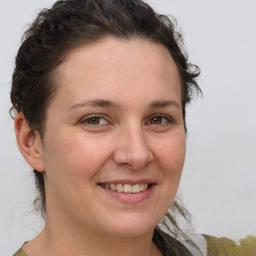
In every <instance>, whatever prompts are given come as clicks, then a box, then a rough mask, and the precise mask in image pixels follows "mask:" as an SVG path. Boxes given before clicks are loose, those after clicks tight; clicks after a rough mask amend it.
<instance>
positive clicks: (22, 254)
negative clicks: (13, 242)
mask: <svg viewBox="0 0 256 256" xmlns="http://www.w3.org/2000/svg"><path fill="white" fill-rule="evenodd" d="M13 256H27V254H25V252H23V251H22V249H21V248H20V249H19V250H18V251H17V252H16V253H15V254H14V255H13Z"/></svg>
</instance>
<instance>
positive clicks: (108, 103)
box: [69, 99, 120, 111]
mask: <svg viewBox="0 0 256 256" xmlns="http://www.w3.org/2000/svg"><path fill="white" fill-rule="evenodd" d="M85 106H93V107H112V108H120V104H119V103H115V102H113V101H110V100H104V99H94V100H88V101H84V102H81V103H78V104H75V105H73V106H72V107H71V108H70V109H69V111H70V110H71V109H75V108H80V107H85Z"/></svg>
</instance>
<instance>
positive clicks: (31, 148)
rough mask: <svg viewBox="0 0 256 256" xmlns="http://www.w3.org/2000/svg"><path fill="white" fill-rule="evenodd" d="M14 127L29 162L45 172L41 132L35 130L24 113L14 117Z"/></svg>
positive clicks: (24, 155) (18, 141) (19, 144)
mask: <svg viewBox="0 0 256 256" xmlns="http://www.w3.org/2000/svg"><path fill="white" fill-rule="evenodd" d="M14 129H15V133H16V141H17V144H18V147H19V150H20V152H21V154H22V155H23V157H24V158H25V160H26V161H27V162H28V164H29V165H30V166H31V167H32V168H33V169H36V170H37V171H39V172H44V171H45V168H44V163H43V157H42V142H41V138H40V135H39V132H36V131H33V130H32V129H31V127H30V126H29V124H28V122H27V120H26V118H25V117H24V114H23V113H18V114H17V115H16V116H15V119H14Z"/></svg>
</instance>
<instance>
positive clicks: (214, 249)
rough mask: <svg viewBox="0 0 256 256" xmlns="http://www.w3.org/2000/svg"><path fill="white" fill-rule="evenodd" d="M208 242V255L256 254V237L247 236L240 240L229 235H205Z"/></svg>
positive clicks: (243, 255) (238, 255) (247, 255)
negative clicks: (218, 236)
mask: <svg viewBox="0 0 256 256" xmlns="http://www.w3.org/2000/svg"><path fill="white" fill-rule="evenodd" d="M203 237H204V238H205V240H206V243H207V256H255V255H256V237H255V236H247V237H246V238H244V239H240V240H239V241H234V240H231V239H229V238H227V237H221V238H217V237H214V236H209V235H203Z"/></svg>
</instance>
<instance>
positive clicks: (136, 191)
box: [132, 184, 140, 194]
mask: <svg viewBox="0 0 256 256" xmlns="http://www.w3.org/2000/svg"><path fill="white" fill-rule="evenodd" d="M132 193H134V194H135V193H136V194H137V193H140V185H139V184H136V185H133V186H132Z"/></svg>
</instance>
